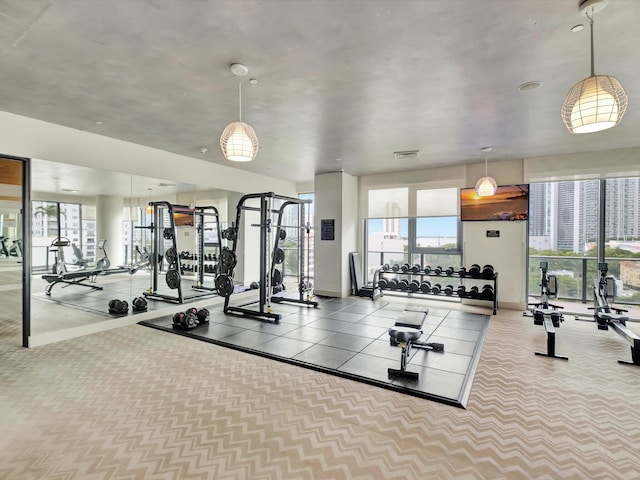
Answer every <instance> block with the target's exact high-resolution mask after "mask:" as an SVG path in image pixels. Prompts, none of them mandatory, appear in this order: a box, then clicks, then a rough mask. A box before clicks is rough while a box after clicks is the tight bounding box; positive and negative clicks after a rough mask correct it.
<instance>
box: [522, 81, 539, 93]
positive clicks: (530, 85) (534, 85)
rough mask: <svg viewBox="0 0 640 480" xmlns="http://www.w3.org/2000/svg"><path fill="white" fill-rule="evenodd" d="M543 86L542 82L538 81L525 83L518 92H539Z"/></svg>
mask: <svg viewBox="0 0 640 480" xmlns="http://www.w3.org/2000/svg"><path fill="white" fill-rule="evenodd" d="M541 86H542V82H538V81H533V82H527V83H523V84H522V85H519V86H518V90H520V91H521V92H530V91H531V90H537V89H539V88H540V87H541Z"/></svg>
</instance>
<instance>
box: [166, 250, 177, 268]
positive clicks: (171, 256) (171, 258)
mask: <svg viewBox="0 0 640 480" xmlns="http://www.w3.org/2000/svg"><path fill="white" fill-rule="evenodd" d="M164 256H165V257H167V262H169V265H174V264H175V263H176V261H177V260H178V253H177V252H176V249H175V248H173V247H171V248H169V249H167V251H166V252H164Z"/></svg>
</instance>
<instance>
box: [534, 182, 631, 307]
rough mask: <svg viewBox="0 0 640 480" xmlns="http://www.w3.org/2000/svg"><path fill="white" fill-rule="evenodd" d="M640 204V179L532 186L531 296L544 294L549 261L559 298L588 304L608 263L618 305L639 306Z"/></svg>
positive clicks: (535, 184) (551, 183)
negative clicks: (544, 267) (543, 272)
mask: <svg viewBox="0 0 640 480" xmlns="http://www.w3.org/2000/svg"><path fill="white" fill-rule="evenodd" d="M639 202H640V179H639V178H616V179H607V180H576V181H562V182H547V183H533V184H531V185H530V216H529V295H539V294H540V290H539V289H540V287H539V279H540V270H539V265H540V262H541V261H546V262H548V264H549V273H550V274H554V275H556V276H557V278H558V290H559V291H558V295H559V297H560V298H564V299H569V300H577V301H581V302H589V301H591V285H592V283H591V282H592V281H593V279H594V278H596V277H597V275H598V272H597V263H598V262H599V261H604V262H607V263H608V264H609V274H611V275H613V276H614V277H615V278H616V283H617V292H618V294H617V298H616V301H617V302H618V303H633V304H635V303H640V240H639V238H638V222H639V217H638V213H639V212H638V209H639ZM601 212H602V213H601Z"/></svg>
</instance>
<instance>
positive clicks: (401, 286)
mask: <svg viewBox="0 0 640 480" xmlns="http://www.w3.org/2000/svg"><path fill="white" fill-rule="evenodd" d="M398 288H399V289H400V290H407V289H408V288H409V280H407V279H406V278H403V279H402V280H400V281H399V282H398Z"/></svg>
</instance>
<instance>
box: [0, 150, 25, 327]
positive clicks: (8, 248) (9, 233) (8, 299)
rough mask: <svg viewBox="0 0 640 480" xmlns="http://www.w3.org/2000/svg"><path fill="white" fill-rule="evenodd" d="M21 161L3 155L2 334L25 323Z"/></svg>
mask: <svg viewBox="0 0 640 480" xmlns="http://www.w3.org/2000/svg"><path fill="white" fill-rule="evenodd" d="M21 212H22V162H21V161H19V160H12V159H8V158H0V291H1V292H2V295H1V296H0V298H1V299H2V300H1V301H0V308H2V312H3V322H2V328H1V329H0V335H2V336H6V335H12V336H15V335H19V332H20V328H21V327H22V233H21V232H22V213H21Z"/></svg>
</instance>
